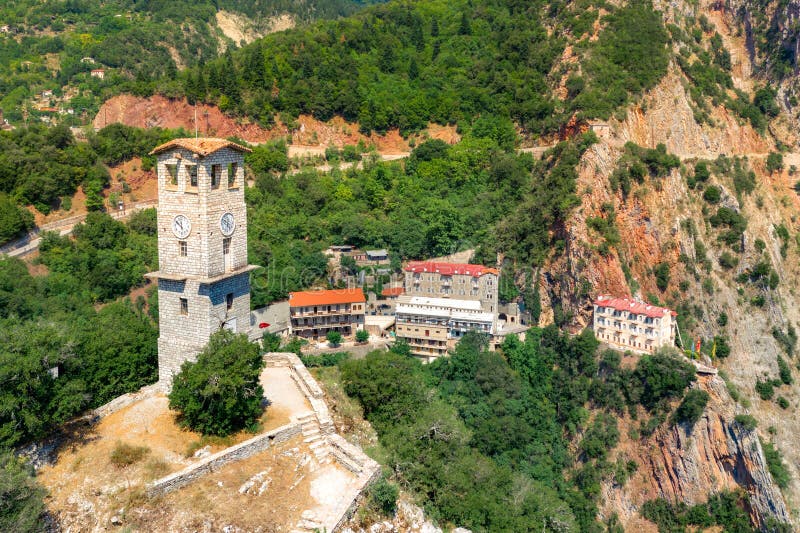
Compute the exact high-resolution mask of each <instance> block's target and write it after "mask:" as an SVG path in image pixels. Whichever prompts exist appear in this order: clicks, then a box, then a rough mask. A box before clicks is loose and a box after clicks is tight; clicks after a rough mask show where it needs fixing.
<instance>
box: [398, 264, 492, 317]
mask: <svg viewBox="0 0 800 533" xmlns="http://www.w3.org/2000/svg"><path fill="white" fill-rule="evenodd" d="M403 270H404V272H405V281H404V284H405V287H404V288H405V293H406V294H407V295H409V296H424V297H426V298H453V299H456V300H470V301H478V302H480V304H481V309H482V310H484V311H487V312H489V313H496V312H497V308H498V305H499V304H498V300H497V289H498V286H499V273H498V271H497V269H495V268H489V267H485V266H483V265H470V264H461V263H442V262H436V261H411V262H409V263H408V264H407V265H406V267H405V268H404V269H403Z"/></svg>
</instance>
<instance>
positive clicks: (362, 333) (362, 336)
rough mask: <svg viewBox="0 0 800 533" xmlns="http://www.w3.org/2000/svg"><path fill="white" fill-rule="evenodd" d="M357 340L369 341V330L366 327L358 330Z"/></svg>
mask: <svg viewBox="0 0 800 533" xmlns="http://www.w3.org/2000/svg"><path fill="white" fill-rule="evenodd" d="M356 340H357V341H358V342H367V341H368V340H369V331H367V330H365V329H360V330H358V331H356Z"/></svg>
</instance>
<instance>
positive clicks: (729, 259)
mask: <svg viewBox="0 0 800 533" xmlns="http://www.w3.org/2000/svg"><path fill="white" fill-rule="evenodd" d="M738 264H739V260H738V259H736V257H735V256H734V255H733V254H732V253H730V252H728V251H725V252H722V254H721V255H720V256H719V266H721V267H722V268H724V269H726V270H730V269H732V268H733V267H735V266H736V265H738Z"/></svg>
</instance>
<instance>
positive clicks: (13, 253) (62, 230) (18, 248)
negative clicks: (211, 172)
mask: <svg viewBox="0 0 800 533" xmlns="http://www.w3.org/2000/svg"><path fill="white" fill-rule="evenodd" d="M157 203H158V201H157V200H147V201H146V202H137V203H135V204H133V205H132V206H129V207H127V208H126V209H125V210H124V211H114V212H113V213H110V215H111V218H115V219H117V220H122V219H125V218H128V217H129V216H131V215H132V214H133V213H135V212H137V211H140V210H142V209H147V208H148V207H153V206H155V205H156V204H157ZM85 218H86V215H76V216H74V217H69V218H65V219H63V220H57V221H55V222H50V223H48V224H42V225H41V226H40V227H38V228H34V229H33V230H32V231H31V232H30V233H28V234H27V235H25V236H24V237H21V238H19V239H17V240H16V241H12V242H10V243H8V244H5V245H3V246H0V255H7V256H9V257H22V256H25V255H27V254H29V253H31V252H34V251H36V250H38V249H39V243H40V242H41V241H42V239H41V237H39V234H40V233H41V232H43V231H57V232H58V233H59V235H69V234H70V233H72V230H73V228H74V227H75V226H77V225H78V224H80V223H81V222H83V220H84V219H85Z"/></svg>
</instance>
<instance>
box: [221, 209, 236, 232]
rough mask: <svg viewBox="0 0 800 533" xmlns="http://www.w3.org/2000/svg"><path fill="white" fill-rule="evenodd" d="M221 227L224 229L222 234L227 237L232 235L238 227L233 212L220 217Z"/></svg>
mask: <svg viewBox="0 0 800 533" xmlns="http://www.w3.org/2000/svg"><path fill="white" fill-rule="evenodd" d="M219 229H220V230H222V234H223V235H225V236H226V237H230V236H231V235H232V234H233V230H235V229H236V221H235V220H234V218H233V215H232V214H231V213H225V214H224V215H222V218H220V219H219Z"/></svg>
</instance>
